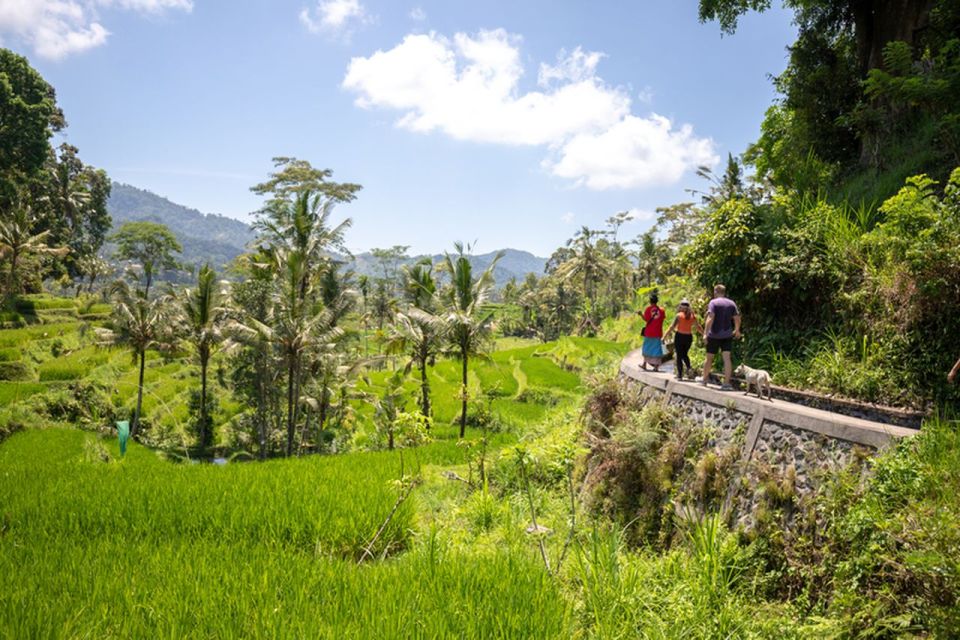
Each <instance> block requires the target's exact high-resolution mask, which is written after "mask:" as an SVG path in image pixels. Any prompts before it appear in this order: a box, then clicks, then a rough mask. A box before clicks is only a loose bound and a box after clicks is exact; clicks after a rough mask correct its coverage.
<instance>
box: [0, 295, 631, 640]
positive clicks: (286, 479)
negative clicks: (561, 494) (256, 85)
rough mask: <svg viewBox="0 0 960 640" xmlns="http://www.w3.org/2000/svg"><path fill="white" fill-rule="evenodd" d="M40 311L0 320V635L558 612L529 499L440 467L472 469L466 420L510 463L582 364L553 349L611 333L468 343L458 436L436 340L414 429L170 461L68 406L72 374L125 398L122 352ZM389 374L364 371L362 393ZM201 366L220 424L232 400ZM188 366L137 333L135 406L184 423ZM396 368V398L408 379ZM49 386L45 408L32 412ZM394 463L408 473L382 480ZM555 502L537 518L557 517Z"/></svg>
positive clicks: (597, 353) (487, 626) (466, 620)
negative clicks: (467, 402)
mask: <svg viewBox="0 0 960 640" xmlns="http://www.w3.org/2000/svg"><path fill="white" fill-rule="evenodd" d="M57 311H58V313H61V314H62V315H61V316H60V317H58V321H57V322H52V323H47V324H36V325H29V326H26V327H19V328H11V329H5V330H2V331H0V364H2V363H9V362H20V363H23V364H22V366H21V367H20V368H19V369H20V370H23V373H22V374H21V375H20V376H19V379H15V380H4V381H2V382H0V421H2V422H0V432H2V433H6V432H11V431H14V430H17V429H19V430H20V431H21V432H20V433H13V434H12V435H9V436H8V437H7V440H6V441H5V442H4V443H3V444H2V445H0V505H2V506H0V637H16V638H26V637H31V638H39V637H79V636H83V637H158V636H163V637H236V636H243V637H369V638H384V637H441V636H457V637H468V638H469V637H476V638H479V637H538V638H547V637H565V636H568V635H569V634H570V633H571V629H572V626H571V625H572V624H573V611H574V607H573V604H572V603H571V601H570V600H569V598H568V596H567V595H566V594H564V593H563V592H562V590H561V587H560V585H559V584H558V583H557V582H556V581H555V580H554V579H553V578H552V576H550V575H549V574H548V573H547V572H546V571H545V569H544V567H543V565H542V564H541V563H540V562H539V560H538V558H537V556H536V555H535V554H534V553H533V552H534V547H533V546H531V544H532V541H531V539H530V538H529V536H527V535H526V534H525V533H524V529H525V527H526V526H527V514H526V508H527V507H526V503H524V502H521V501H517V502H515V503H505V504H501V503H500V502H499V501H497V500H493V498H492V496H491V495H490V494H489V493H487V491H486V489H483V490H482V491H480V492H477V491H476V489H475V488H471V487H468V486H467V485H466V484H465V483H463V482H458V481H456V480H451V479H450V478H451V477H454V478H457V477H459V478H467V477H471V474H473V473H475V465H476V460H477V458H476V456H477V455H478V448H477V446H476V445H477V443H478V438H479V437H480V436H481V435H485V436H487V442H488V445H487V447H488V450H487V451H486V453H485V454H484V455H485V459H486V465H487V469H488V473H494V474H496V473H509V470H507V471H504V469H507V468H508V467H511V465H512V463H511V462H510V460H511V457H510V456H511V455H512V453H511V451H512V445H513V444H514V443H518V442H527V441H533V440H535V439H536V438H537V437H539V436H540V435H541V434H542V433H543V432H544V431H545V430H547V427H546V426H545V425H548V424H552V425H559V424H575V422H576V412H577V407H578V404H579V401H580V398H581V397H582V391H583V387H582V381H581V373H583V371H579V370H575V368H574V367H572V366H571V365H570V363H569V356H570V354H571V353H575V354H576V357H577V359H578V360H577V361H578V363H579V365H580V366H582V367H583V368H584V371H586V370H588V369H589V368H591V367H593V366H596V365H598V364H599V363H601V362H605V361H610V360H611V359H616V358H618V357H619V354H620V353H621V352H622V348H621V347H619V346H618V345H616V344H612V343H603V342H600V341H592V340H579V339H570V340H568V341H565V342H563V343H562V344H547V345H539V344H523V343H519V344H518V343H516V342H512V343H506V344H504V345H503V346H506V347H512V348H505V349H501V350H498V351H495V352H493V353H492V354H491V356H490V357H489V358H488V359H485V360H480V359H478V360H476V361H475V364H474V365H472V366H471V371H470V384H469V387H470V391H471V394H472V395H475V396H476V397H478V398H482V400H481V402H482V403H485V405H486V406H487V407H488V408H489V411H490V412H491V414H492V416H493V418H494V420H493V422H492V423H491V424H490V431H488V432H486V433H485V434H481V432H480V431H479V430H477V429H470V430H469V434H468V442H469V443H472V446H471V445H468V446H464V445H463V444H460V443H458V442H457V439H456V427H455V420H456V417H457V415H458V412H459V409H460V404H459V399H458V397H457V394H458V392H459V386H460V385H459V375H460V369H459V363H457V362H454V361H447V360H440V361H438V362H437V363H436V366H435V367H432V368H431V369H430V381H431V385H432V388H433V398H434V411H435V425H434V428H433V430H432V432H431V436H432V438H431V440H432V441H431V442H429V443H428V444H425V445H423V446H420V447H417V448H415V449H413V450H397V451H392V452H387V451H382V452H363V451H356V452H352V453H346V454H340V455H327V456H306V457H304V458H299V459H292V460H273V461H268V462H265V463H258V462H239V461H238V462H233V463H229V464H226V465H212V464H176V463H175V462H171V461H170V460H171V458H170V456H169V455H160V452H156V451H153V450H151V449H149V448H147V447H144V446H141V445H139V444H136V443H134V444H132V445H131V447H130V449H129V450H128V453H127V455H126V457H124V458H122V459H121V458H120V456H119V451H118V449H117V443H116V440H115V439H114V438H113V437H112V436H111V435H109V429H108V427H109V420H108V419H107V417H106V416H102V417H97V416H93V417H92V418H91V417H90V416H89V415H87V414H84V416H86V417H85V418H84V422H83V423H82V424H77V423H74V422H72V421H71V418H70V415H71V414H70V413H69V412H68V409H70V407H73V409H72V410H74V411H80V409H78V408H77V407H75V406H73V405H74V404H77V403H78V402H79V401H78V400H77V397H76V396H77V393H79V392H78V391H77V389H82V388H83V385H86V384H95V385H101V386H103V387H104V388H106V390H107V392H108V394H109V399H110V404H111V406H112V408H113V410H114V412H115V413H116V414H122V413H123V412H124V411H129V410H130V409H131V408H132V406H133V405H132V403H133V402H134V400H135V392H136V375H137V372H136V368H135V366H134V364H133V362H132V360H131V357H130V354H129V353H128V352H126V351H124V350H122V349H119V348H116V347H110V346H104V345H98V344H96V341H97V338H96V332H95V331H94V329H96V328H97V327H99V326H101V325H102V324H103V322H104V320H103V319H89V320H84V319H81V318H80V317H79V314H77V317H75V318H73V319H66V320H64V319H65V318H68V317H69V313H70V308H69V307H68V306H67V305H62V306H58V307H57ZM37 319H39V318H37V317H36V316H35V317H34V320H37ZM558 354H566V355H565V356H564V357H565V358H566V359H564V358H562V357H560V355H558ZM390 374H391V371H389V370H386V371H373V372H370V374H369V376H368V378H367V381H366V382H363V383H361V386H362V387H363V390H365V391H368V392H372V393H375V392H377V391H378V390H379V388H380V386H381V385H382V384H383V383H384V381H385V378H386V377H387V376H388V375H390ZM214 378H215V376H212V377H211V379H212V380H213V379H214ZM78 385H80V386H78ZM214 385H215V387H214V388H215V391H216V393H218V395H220V396H221V401H220V407H221V408H220V411H219V412H218V414H217V422H218V424H224V423H225V422H226V421H228V420H229V419H230V418H231V417H232V415H234V414H235V413H236V412H237V411H239V410H240V408H241V407H240V404H239V403H238V402H236V401H235V400H234V399H233V398H232V397H231V396H230V393H229V391H228V390H227V389H225V388H222V387H221V386H220V385H219V383H218V382H216V381H215V380H214ZM195 386H196V371H195V366H194V365H193V364H192V360H191V359H190V358H189V354H179V355H177V356H176V357H172V358H163V357H160V356H159V355H157V354H153V353H151V354H150V356H149V358H148V360H147V370H146V376H145V395H144V416H145V418H146V419H147V420H148V421H151V422H152V423H153V424H155V425H162V426H164V427H166V428H169V429H174V430H177V429H182V428H183V424H184V422H185V421H186V419H187V417H188V409H187V400H188V397H189V393H190V390H191V389H192V388H194V387H195ZM407 386H408V387H409V390H410V398H411V407H412V406H413V399H414V398H416V393H415V392H416V389H417V380H415V379H413V378H411V379H410V380H409V381H408V383H407ZM71 403H73V404H71ZM61 404H62V405H64V407H65V408H64V409H63V410H64V411H65V413H63V414H62V415H61V416H60V417H59V418H53V417H50V416H49V415H47V414H45V413H43V410H48V409H49V407H50V406H56V407H60V406H61ZM41 409H43V410H41ZM356 409H357V412H358V424H357V426H356V428H357V429H358V430H363V429H371V428H372V427H371V425H370V416H371V409H370V407H369V406H368V405H366V404H365V403H362V402H359V401H358V403H357V406H356ZM58 415H59V414H58ZM78 426H81V427H83V429H78V428H77V427H78ZM37 427H45V428H37ZM241 459H243V458H239V459H238V460H241ZM411 471H413V472H416V473H417V476H416V477H417V480H416V483H417V485H418V486H417V487H416V488H415V489H414V490H413V493H412V494H411V497H410V498H409V499H408V500H405V501H398V497H399V496H400V495H401V494H402V493H403V492H404V491H405V490H406V489H407V487H408V484H407V483H408V482H409V481H410V477H411V476H410V475H409V474H410V473H411ZM401 472H403V474H404V475H405V476H406V478H407V480H406V481H404V482H402V483H401V482H400V478H401ZM539 499H540V500H547V501H549V500H551V498H550V497H549V496H548V495H546V494H544V495H543V496H541V498H539ZM398 504H399V506H397V505H398ZM544 504H546V503H544ZM395 507H396V509H394V508H395ZM563 513H564V512H563V510H562V509H560V510H557V511H556V513H544V514H543V515H542V520H543V522H544V523H545V524H546V525H549V526H551V527H556V528H557V529H558V530H560V529H562V528H563V527H565V526H567V525H566V522H565V516H564V515H563ZM378 532H379V533H378ZM465 537H466V538H469V539H471V540H473V542H471V543H470V544H468V545H467V546H464V544H463V542H464V539H465ZM531 611H536V612H537V615H530V612H531Z"/></svg>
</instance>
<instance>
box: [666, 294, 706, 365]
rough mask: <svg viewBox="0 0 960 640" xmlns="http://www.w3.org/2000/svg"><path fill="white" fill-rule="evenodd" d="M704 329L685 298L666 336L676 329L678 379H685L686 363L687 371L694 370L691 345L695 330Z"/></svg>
mask: <svg viewBox="0 0 960 640" xmlns="http://www.w3.org/2000/svg"><path fill="white" fill-rule="evenodd" d="M694 329H696V330H697V332H701V331H703V328H702V327H701V326H700V321H699V320H697V315H696V314H695V313H694V312H693V309H692V308H691V307H690V301H689V300H687V299H686V298H684V299H683V300H681V301H680V306H679V307H678V308H677V315H676V317H675V318H674V319H673V324H671V325H670V328H669V329H667V333H666V335H665V337H669V336H670V334H671V333H673V332H674V331H676V332H677V337H676V338H674V340H673V348H674V349H675V350H676V353H675V355H676V361H677V365H676V374H677V380H683V367H684V365H686V367H687V371H690V372H692V371H693V366H691V364H690V347H691V346H692V345H693V330H694Z"/></svg>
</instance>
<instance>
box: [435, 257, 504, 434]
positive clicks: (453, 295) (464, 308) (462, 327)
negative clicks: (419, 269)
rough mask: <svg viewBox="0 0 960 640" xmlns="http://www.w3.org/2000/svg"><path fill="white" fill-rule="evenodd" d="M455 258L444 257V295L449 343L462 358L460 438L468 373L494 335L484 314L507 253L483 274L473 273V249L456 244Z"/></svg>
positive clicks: (463, 431) (464, 421)
mask: <svg viewBox="0 0 960 640" xmlns="http://www.w3.org/2000/svg"><path fill="white" fill-rule="evenodd" d="M454 248H455V249H456V254H455V255H450V254H449V253H448V254H446V255H445V256H444V260H443V268H444V270H445V271H446V272H447V275H448V276H449V277H450V282H449V284H448V285H447V287H446V289H445V291H444V292H443V293H444V298H445V300H444V302H445V306H446V309H445V314H446V315H445V322H446V325H447V332H446V333H447V341H448V344H449V346H450V347H451V350H452V351H453V353H454V354H455V355H456V357H457V358H459V359H460V363H461V388H460V401H461V405H460V437H461V438H462V437H464V435H465V434H466V430H467V400H468V398H469V396H468V393H467V372H468V362H469V359H470V357H472V356H476V355H479V354H481V353H483V352H484V350H485V346H486V342H487V340H488V338H489V335H490V321H491V319H492V317H493V313H492V312H489V311H484V309H483V303H484V302H486V300H487V298H488V297H489V296H490V292H491V291H492V290H493V285H494V279H493V270H494V268H495V267H496V265H497V262H499V261H500V258H501V257H503V253H498V254H497V255H496V256H494V258H493V261H492V262H491V263H490V266H488V267H487V269H486V270H485V271H484V272H483V273H481V274H480V276H479V277H476V276H474V274H473V265H472V264H471V262H470V256H469V255H468V253H467V252H468V251H469V247H465V246H464V245H463V244H462V243H460V242H458V243H456V244H455V245H454Z"/></svg>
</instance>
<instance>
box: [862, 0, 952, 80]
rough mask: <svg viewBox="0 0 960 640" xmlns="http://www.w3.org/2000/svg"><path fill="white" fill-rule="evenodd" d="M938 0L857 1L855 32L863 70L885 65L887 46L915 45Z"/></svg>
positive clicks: (863, 72)
mask: <svg viewBox="0 0 960 640" xmlns="http://www.w3.org/2000/svg"><path fill="white" fill-rule="evenodd" d="M934 4H935V0H854V1H853V2H852V4H851V8H852V10H853V21H854V33H855V34H856V38H857V59H858V61H859V63H860V73H861V74H862V75H863V76H866V75H867V73H868V72H869V71H870V70H871V69H879V68H880V67H882V66H883V48H884V47H885V46H886V45H887V44H888V43H890V42H893V41H895V40H902V41H904V42H906V43H907V44H909V45H913V44H915V41H916V37H917V36H918V35H919V32H920V31H922V30H923V29H924V28H926V26H927V22H928V20H929V18H930V10H931V9H932V8H933V6H934Z"/></svg>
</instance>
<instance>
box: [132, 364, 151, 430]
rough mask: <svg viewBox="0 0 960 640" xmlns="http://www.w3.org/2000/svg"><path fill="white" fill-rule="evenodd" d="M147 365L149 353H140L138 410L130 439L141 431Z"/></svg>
mask: <svg viewBox="0 0 960 640" xmlns="http://www.w3.org/2000/svg"><path fill="white" fill-rule="evenodd" d="M146 364H147V352H146V350H142V351H141V352H140V379H139V381H138V382H137V410H136V411H134V412H133V427H132V428H131V429H130V437H133V436H135V435H137V431H138V430H139V429H140V409H141V407H142V406H143V370H144V369H145V368H146Z"/></svg>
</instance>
